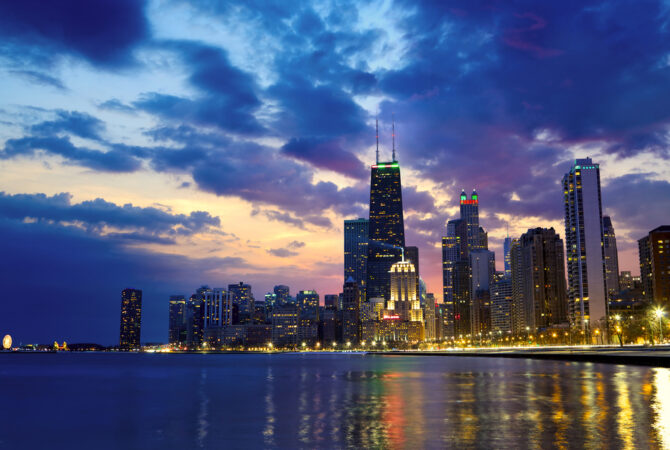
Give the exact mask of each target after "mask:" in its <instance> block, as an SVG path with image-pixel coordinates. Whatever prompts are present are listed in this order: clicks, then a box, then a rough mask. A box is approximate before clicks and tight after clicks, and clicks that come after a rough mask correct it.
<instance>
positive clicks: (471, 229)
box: [461, 191, 480, 251]
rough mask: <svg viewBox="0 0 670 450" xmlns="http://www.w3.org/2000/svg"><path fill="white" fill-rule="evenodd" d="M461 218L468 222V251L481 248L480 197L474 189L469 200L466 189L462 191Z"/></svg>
mask: <svg viewBox="0 0 670 450" xmlns="http://www.w3.org/2000/svg"><path fill="white" fill-rule="evenodd" d="M461 220H463V221H465V223H466V224H467V225H466V226H467V239H466V241H465V242H467V247H468V251H470V250H473V249H475V248H480V234H479V197H478V195H477V192H476V191H472V196H471V197H470V199H469V200H468V196H467V194H466V193H465V191H463V192H461Z"/></svg>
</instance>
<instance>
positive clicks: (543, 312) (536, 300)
mask: <svg viewBox="0 0 670 450" xmlns="http://www.w3.org/2000/svg"><path fill="white" fill-rule="evenodd" d="M512 280H513V283H514V286H513V291H514V293H515V295H516V297H515V299H514V300H515V303H516V305H517V307H518V308H519V310H518V311H517V312H518V313H519V314H522V316H523V319H522V326H524V327H526V326H527V327H530V328H531V329H532V330H533V331H535V330H536V329H545V328H547V327H549V326H552V325H558V324H560V323H564V322H566V321H567V313H568V305H567V300H566V290H565V270H564V259H563V241H562V240H561V238H560V236H559V235H558V234H556V232H555V231H554V229H553V228H548V229H547V228H534V229H530V230H528V231H527V232H526V233H524V234H523V235H521V237H520V238H519V248H518V255H517V258H516V259H515V264H514V265H513V266H512Z"/></svg>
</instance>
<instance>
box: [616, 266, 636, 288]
mask: <svg viewBox="0 0 670 450" xmlns="http://www.w3.org/2000/svg"><path fill="white" fill-rule="evenodd" d="M638 278H639V277H638ZM634 280H635V277H634V276H633V274H631V273H630V270H622V271H621V273H620V274H619V290H620V291H625V290H630V289H633V288H634V287H635V283H634Z"/></svg>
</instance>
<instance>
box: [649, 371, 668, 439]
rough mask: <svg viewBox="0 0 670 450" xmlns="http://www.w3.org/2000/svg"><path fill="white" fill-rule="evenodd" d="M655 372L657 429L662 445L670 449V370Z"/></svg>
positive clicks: (655, 426) (655, 423)
mask: <svg viewBox="0 0 670 450" xmlns="http://www.w3.org/2000/svg"><path fill="white" fill-rule="evenodd" d="M653 371H654V386H655V388H656V393H655V395H654V404H653V408H654V412H655V413H656V414H655V415H656V417H655V418H656V420H655V421H654V428H655V429H656V431H657V433H658V435H659V438H660V441H661V445H662V446H663V447H664V448H670V369H664V368H657V369H653Z"/></svg>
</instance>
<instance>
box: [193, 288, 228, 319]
mask: <svg viewBox="0 0 670 450" xmlns="http://www.w3.org/2000/svg"><path fill="white" fill-rule="evenodd" d="M196 294H197V295H201V296H202V298H203V300H204V308H205V309H204V327H205V328H218V327H222V326H225V325H232V324H233V303H232V299H231V295H230V293H229V292H228V291H226V290H225V289H224V288H209V287H207V286H203V287H201V288H200V289H198V290H197V291H196Z"/></svg>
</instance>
